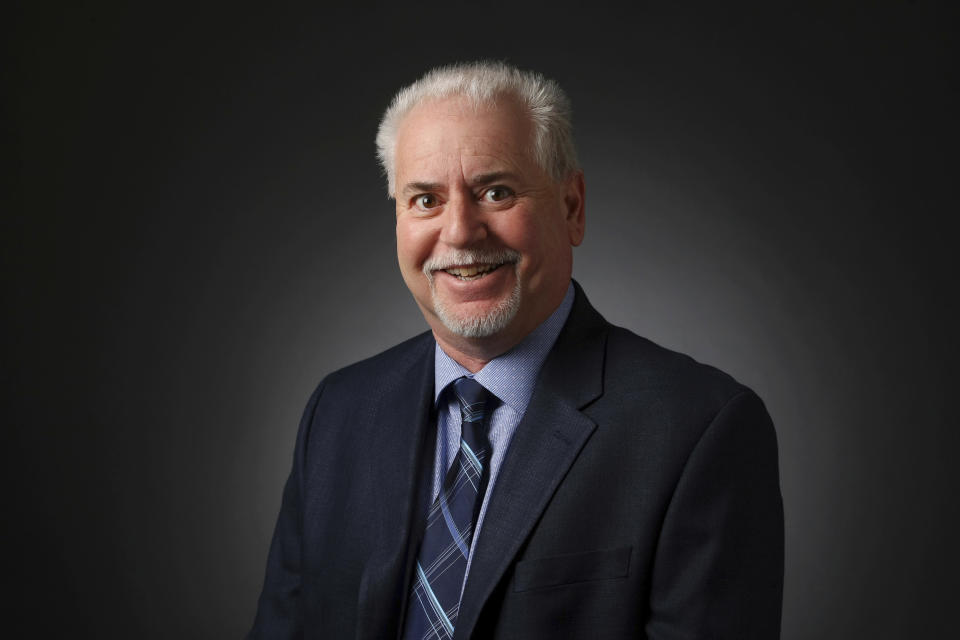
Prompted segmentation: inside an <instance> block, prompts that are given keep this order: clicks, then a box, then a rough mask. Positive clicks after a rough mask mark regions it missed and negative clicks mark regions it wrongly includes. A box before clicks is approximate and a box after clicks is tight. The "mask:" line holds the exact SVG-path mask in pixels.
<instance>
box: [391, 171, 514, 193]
mask: <svg viewBox="0 0 960 640" xmlns="http://www.w3.org/2000/svg"><path fill="white" fill-rule="evenodd" d="M501 180H514V181H516V180H517V175H516V174H515V173H511V172H510V171H491V172H490V173H481V174H479V175H476V176H474V177H473V178H471V179H470V186H471V187H481V186H484V185H488V184H491V183H493V182H500V181H501ZM441 189H443V184H442V183H440V182H408V183H407V184H405V185H403V188H402V189H401V190H400V192H401V193H421V192H423V193H430V192H432V191H440V190H441Z"/></svg>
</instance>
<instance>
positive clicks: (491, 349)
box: [433, 330, 523, 373]
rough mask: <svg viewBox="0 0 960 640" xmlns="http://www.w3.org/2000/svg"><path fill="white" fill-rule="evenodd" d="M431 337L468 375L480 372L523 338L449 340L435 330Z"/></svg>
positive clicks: (500, 337)
mask: <svg viewBox="0 0 960 640" xmlns="http://www.w3.org/2000/svg"><path fill="white" fill-rule="evenodd" d="M433 337H434V339H435V340H436V341H437V344H439V345H440V348H441V349H443V351H444V353H446V354H447V355H448V356H450V357H451V358H453V359H454V361H456V362H457V363H458V364H459V365H460V366H462V367H463V368H464V369H466V370H467V371H469V372H470V373H476V372H477V371H480V369H483V368H484V367H485V366H486V365H487V363H488V362H490V361H491V360H493V359H494V358H496V357H497V356H499V355H502V354H504V353H506V352H507V351H509V350H510V349H512V348H513V347H515V346H517V345H518V344H519V343H520V340H522V339H523V337H521V338H520V339H514V338H512V337H508V336H502V335H495V336H489V337H487V338H460V337H459V336H453V338H454V339H450V336H441V335H439V334H438V332H437V331H436V330H434V331H433ZM456 338H459V339H456Z"/></svg>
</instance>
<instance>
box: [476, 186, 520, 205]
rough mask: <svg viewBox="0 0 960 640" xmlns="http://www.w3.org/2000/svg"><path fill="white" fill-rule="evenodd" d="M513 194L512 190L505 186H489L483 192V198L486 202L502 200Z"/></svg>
mask: <svg viewBox="0 0 960 640" xmlns="http://www.w3.org/2000/svg"><path fill="white" fill-rule="evenodd" d="M512 195H513V191H512V190H511V189H508V188H507V187H490V188H489V189H487V190H486V191H484V192H483V199H484V200H486V201H487V202H503V201H504V200H506V199H507V198H509V197H510V196H512Z"/></svg>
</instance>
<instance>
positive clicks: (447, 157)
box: [396, 99, 539, 185]
mask: <svg viewBox="0 0 960 640" xmlns="http://www.w3.org/2000/svg"><path fill="white" fill-rule="evenodd" d="M532 137H533V125H532V123H531V122H530V121H529V119H528V118H527V117H526V116H525V115H524V113H523V112H522V109H521V108H520V106H519V104H508V103H505V102H501V103H500V104H499V105H497V106H495V107H490V106H482V107H481V108H480V109H474V108H473V107H472V106H470V104H469V102H468V101H465V100H462V99H447V100H439V101H436V100H435V101H431V102H427V103H424V104H423V105H420V106H418V107H416V108H415V109H414V110H413V111H411V112H410V114H409V115H408V116H407V118H406V119H405V121H404V122H403V123H402V125H401V127H400V132H399V135H398V137H397V156H396V157H397V165H396V166H397V178H398V181H397V183H398V185H402V184H408V183H410V182H423V183H439V182H444V183H446V182H450V181H451V180H456V181H462V182H466V183H469V182H470V181H471V180H472V179H473V178H474V177H475V176H477V175H479V174H487V173H492V172H509V173H514V174H517V175H518V176H525V175H527V174H529V173H530V172H531V171H536V170H537V169H538V168H539V167H538V165H536V163H535V162H534V160H533V157H532Z"/></svg>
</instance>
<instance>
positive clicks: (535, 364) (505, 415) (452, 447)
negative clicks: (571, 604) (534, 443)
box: [432, 283, 574, 583]
mask: <svg viewBox="0 0 960 640" xmlns="http://www.w3.org/2000/svg"><path fill="white" fill-rule="evenodd" d="M573 295H574V294H573V284H572V283H571V284H570V285H569V286H568V287H567V293H566V295H565V296H564V298H563V302H561V303H560V306H559V307H557V309H556V310H555V311H554V312H553V313H552V314H550V317H548V318H547V319H546V320H544V321H543V323H542V324H540V326H538V327H537V328H536V329H534V330H533V331H532V332H531V333H530V335H528V336H527V337H526V338H524V339H523V341H522V342H520V344H518V345H517V346H515V347H514V348H513V349H511V350H510V351H508V352H506V353H504V354H503V355H500V356H497V357H496V358H494V359H493V360H491V361H490V362H488V363H487V364H486V366H484V367H483V369H481V370H480V371H478V372H477V373H475V374H474V373H470V372H469V371H467V369H465V368H464V367H463V366H461V365H460V364H459V363H458V362H456V361H455V360H454V359H453V358H451V357H450V356H448V355H447V354H446V353H445V352H444V351H443V349H441V348H440V345H439V344H438V345H437V346H436V351H435V355H434V364H435V368H434V371H435V378H434V402H435V403H436V407H437V448H436V450H437V454H436V458H435V459H434V465H433V493H432V502H435V501H436V499H437V496H438V495H439V494H440V489H441V487H442V486H443V479H444V477H445V476H446V473H447V469H449V468H450V466H451V465H452V464H453V461H454V460H455V459H456V457H457V452H458V451H459V450H460V425H461V417H460V404H459V402H457V399H456V395H455V394H454V393H452V391H451V392H450V393H444V390H445V389H446V388H447V387H448V386H449V385H450V384H451V383H452V382H453V381H454V380H456V379H457V378H460V377H462V376H466V377H468V378H473V379H474V380H476V381H477V382H479V383H480V384H482V385H483V386H484V388H486V389H487V391H489V392H490V393H491V394H493V395H494V396H495V397H496V398H497V400H498V401H499V402H496V403H495V407H496V408H495V409H494V410H493V414H492V415H491V416H490V422H489V436H490V445H491V447H492V449H493V453H492V455H491V457H490V479H489V480H488V484H487V491H486V493H485V494H484V496H483V504H482V505H481V506H480V515H479V516H478V518H477V524H476V526H475V527H474V532H473V542H472V543H471V545H470V555H469V557H468V558H467V570H466V573H464V583H466V577H467V575H468V574H469V573H470V564H471V562H472V561H473V551H474V549H475V548H476V541H477V539H478V538H479V537H480V530H481V528H482V527H483V518H484V515H485V514H486V511H487V504H488V503H489V501H490V495H491V494H492V493H493V487H494V484H496V481H497V474H498V473H499V471H500V464H501V463H502V462H503V457H504V455H505V454H506V452H507V448H508V447H509V446H510V440H511V439H512V438H513V433H514V431H516V429H517V425H518V424H520V420H521V418H523V414H524V413H525V412H526V410H527V405H528V404H529V403H530V396H531V395H533V385H534V383H535V382H536V380H537V374H539V373H540V367H542V366H543V362H544V360H546V358H547V354H548V353H549V352H550V349H552V348H553V343H554V342H556V341H557V336H559V335H560V330H561V329H562V328H563V325H564V323H565V322H566V321H567V316H568V315H570V308H571V307H572V306H573Z"/></svg>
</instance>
